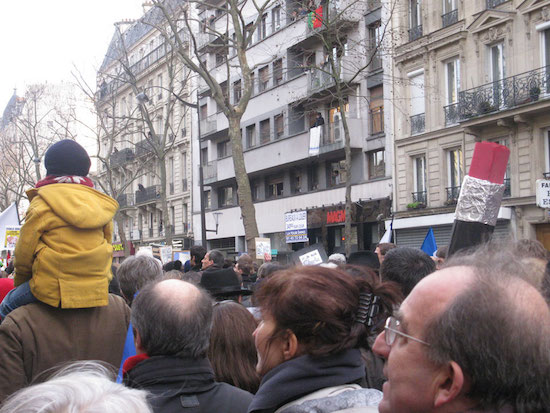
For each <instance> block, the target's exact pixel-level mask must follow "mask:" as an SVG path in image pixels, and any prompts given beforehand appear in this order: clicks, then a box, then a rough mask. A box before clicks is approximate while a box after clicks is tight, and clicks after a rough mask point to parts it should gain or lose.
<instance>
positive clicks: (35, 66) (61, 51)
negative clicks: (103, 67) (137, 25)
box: [0, 0, 144, 115]
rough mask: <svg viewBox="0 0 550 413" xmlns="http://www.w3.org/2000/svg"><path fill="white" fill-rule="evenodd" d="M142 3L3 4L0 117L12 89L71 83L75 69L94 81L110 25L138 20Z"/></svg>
mask: <svg viewBox="0 0 550 413" xmlns="http://www.w3.org/2000/svg"><path fill="white" fill-rule="evenodd" d="M143 1H144V0H93V1H92V0H50V1H44V0H26V1H9V0H6V1H2V2H1V7H2V11H1V13H0V50H1V56H0V62H1V63H0V115H1V112H3V110H4V108H5V105H6V104H7V103H8V100H9V99H10V97H11V95H12V94H13V89H14V88H17V93H18V95H23V94H24V92H25V85H26V84H30V83H42V82H46V81H47V82H50V83H58V82H60V81H69V82H72V80H73V79H72V77H71V71H72V70H73V64H74V65H76V66H77V67H78V68H79V70H80V71H81V72H82V73H84V74H85V76H86V79H87V80H88V82H91V83H92V84H93V83H94V82H95V71H96V70H97V68H98V67H99V65H100V64H101V61H102V60H103V56H104V55H105V52H106V51H107V46H108V45H109V42H110V40H111V37H112V35H113V33H114V26H113V23H114V22H116V21H119V20H122V19H127V18H138V17H140V16H141V14H142V13H141V11H142V8H141V4H142V3H143Z"/></svg>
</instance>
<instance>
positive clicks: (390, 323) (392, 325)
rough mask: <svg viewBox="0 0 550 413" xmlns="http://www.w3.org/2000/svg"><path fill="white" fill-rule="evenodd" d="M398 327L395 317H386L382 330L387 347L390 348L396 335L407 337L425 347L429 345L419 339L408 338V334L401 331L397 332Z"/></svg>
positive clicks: (398, 323)
mask: <svg viewBox="0 0 550 413" xmlns="http://www.w3.org/2000/svg"><path fill="white" fill-rule="evenodd" d="M400 325H401V323H400V322H399V320H398V319H397V318H395V317H388V318H387V319H386V326H385V327H384V330H385V336H386V344H387V345H388V346H391V345H392V344H393V343H394V342H395V339H396V338H397V336H398V335H400V336H403V337H407V338H408V339H410V340H413V341H417V342H419V343H421V344H424V345H426V346H429V345H430V343H426V342H425V341H423V340H420V339H419V338H416V337H413V336H409V335H408V334H405V333H403V332H402V331H399V330H398V329H399V326H400Z"/></svg>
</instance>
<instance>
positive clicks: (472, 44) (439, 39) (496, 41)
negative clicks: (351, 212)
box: [387, 0, 550, 248]
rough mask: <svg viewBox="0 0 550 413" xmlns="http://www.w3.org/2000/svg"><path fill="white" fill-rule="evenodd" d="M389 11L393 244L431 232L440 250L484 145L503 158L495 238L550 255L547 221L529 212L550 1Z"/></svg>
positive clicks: (476, 0)
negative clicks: (504, 152)
mask: <svg viewBox="0 0 550 413" xmlns="http://www.w3.org/2000/svg"><path fill="white" fill-rule="evenodd" d="M395 10H396V11H395V12H394V13H393V14H392V16H391V19H392V23H393V27H394V29H395V31H394V33H395V43H394V44H395V49H394V59H393V64H392V68H393V72H394V82H393V91H392V94H393V96H392V100H393V102H392V103H393V105H394V109H395V110H394V112H393V118H392V120H391V121H392V122H393V129H394V133H395V164H394V175H395V188H394V201H393V207H394V210H395V220H394V222H393V228H394V230H395V234H396V241H397V243H398V244H399V245H411V246H414V247H418V246H420V245H421V243H422V239H423V238H424V236H425V234H426V231H427V229H428V227H433V229H434V233H435V237H436V240H437V243H438V245H446V244H448V242H449V239H450V234H451V224H452V221H453V212H454V209H455V204H456V202H457V198H458V195H459V193H460V185H461V181H462V178H463V176H464V174H465V173H467V171H468V168H469V165H470V162H471V157H472V152H473V148H474V145H475V143H476V142H478V141H482V140H483V141H493V142H498V143H501V144H503V145H506V146H507V147H508V148H509V149H510V151H511V154H510V160H509V164H508V170H507V173H506V178H505V185H506V190H505V193H504V199H503V202H502V207H501V209H500V212H499V220H498V223H497V226H496V230H495V233H496V236H497V237H501V236H507V235H510V236H516V237H518V238H533V239H534V238H537V239H539V240H541V241H542V242H544V244H545V245H546V247H547V248H548V247H550V242H549V238H548V235H547V234H548V232H549V231H550V225H549V222H550V221H549V215H548V211H547V210H544V209H541V208H538V207H536V206H535V188H536V180H537V179H541V178H543V177H546V176H547V174H548V171H550V156H549V150H550V144H549V139H550V111H549V108H550V99H549V98H550V72H549V69H548V68H549V65H550V1H541V0H508V1H503V0H463V1H458V0H438V1H436V0H433V1H422V0H407V1H404V0H403V1H399V2H398V6H397V7H396V9H395ZM387 225H388V226H389V221H388V222H387Z"/></svg>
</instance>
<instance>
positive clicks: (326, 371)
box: [248, 349, 382, 413]
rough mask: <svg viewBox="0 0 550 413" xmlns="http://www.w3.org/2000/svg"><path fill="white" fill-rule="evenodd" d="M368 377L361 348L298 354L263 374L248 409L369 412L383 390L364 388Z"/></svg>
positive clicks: (280, 412) (286, 412)
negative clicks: (363, 381) (317, 353)
mask: <svg viewBox="0 0 550 413" xmlns="http://www.w3.org/2000/svg"><path fill="white" fill-rule="evenodd" d="M364 377H365V366H364V365H363V362H362V360H361V354H360V352H359V350H357V349H350V350H345V351H342V352H340V353H338V354H334V355H329V356H324V357H312V356H309V355H305V356H300V357H296V358H294V359H291V360H288V361H285V362H283V363H281V364H279V365H278V366H276V367H274V368H273V369H271V370H270V371H269V372H268V373H267V374H266V375H265V376H264V377H263V379H262V381H261V383H260V388H259V389H258V392H257V393H256V395H255V396H254V399H253V400H252V403H251V404H250V406H249V408H248V412H249V413H314V412H315V413H335V412H346V413H348V412H349V413H351V412H354V413H355V412H358V411H365V412H369V411H371V410H370V408H371V407H372V408H375V407H376V406H378V403H379V402H380V400H382V393H381V392H380V391H378V390H375V389H363V388H361V387H360V386H359V385H358V383H359V382H361V381H362V380H363V379H364ZM374 411H376V410H374Z"/></svg>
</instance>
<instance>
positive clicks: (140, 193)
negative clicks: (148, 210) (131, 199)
mask: <svg viewBox="0 0 550 413" xmlns="http://www.w3.org/2000/svg"><path fill="white" fill-rule="evenodd" d="M159 198H160V185H153V186H148V187H147V188H143V189H140V190H137V191H136V205H137V204H144V203H147V202H151V201H156V200H157V199H159Z"/></svg>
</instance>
